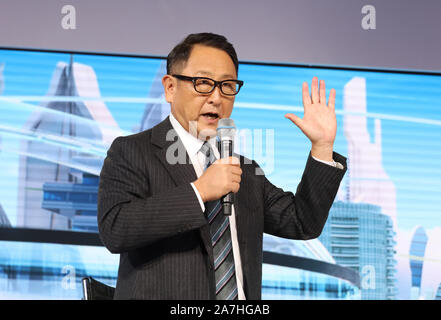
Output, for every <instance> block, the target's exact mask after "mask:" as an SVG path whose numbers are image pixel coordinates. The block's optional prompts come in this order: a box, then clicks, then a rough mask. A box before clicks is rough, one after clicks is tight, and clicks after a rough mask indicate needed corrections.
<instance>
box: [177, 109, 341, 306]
mask: <svg viewBox="0 0 441 320" xmlns="http://www.w3.org/2000/svg"><path fill="white" fill-rule="evenodd" d="M170 122H171V124H172V126H173V129H175V130H176V133H177V134H178V136H179V138H180V139H181V141H182V143H183V144H184V147H185V149H186V150H187V153H188V156H189V157H190V161H191V163H192V164H193V167H194V171H195V172H196V175H197V177H198V178H199V177H200V176H201V175H202V173H203V168H204V164H205V155H204V154H203V153H202V152H201V151H200V150H201V147H202V145H203V144H204V141H203V140H200V139H198V138H196V137H195V136H193V135H192V134H190V133H189V132H188V131H187V130H185V129H184V128H183V127H182V125H181V124H180V123H179V122H178V120H176V118H175V117H174V116H173V114H171V113H170ZM208 142H209V143H210V144H211V147H212V150H213V152H214V155H215V157H216V159H219V157H220V155H219V151H218V149H217V145H216V138H213V139H210V140H209V141H208ZM313 158H314V157H313ZM314 159H315V160H317V161H320V162H323V163H326V164H328V165H331V166H334V167H338V168H341V169H343V165H341V164H340V163H338V162H335V161H331V162H330V161H323V160H320V159H317V158H314ZM191 186H192V187H193V190H194V192H195V194H196V196H197V198H198V200H199V204H200V205H201V209H202V212H204V211H205V205H204V202H203V201H202V197H201V195H200V194H199V191H198V190H197V188H196V187H195V185H194V184H193V183H191ZM229 219H230V230H231V240H232V244H233V256H234V265H235V269H236V282H237V290H238V299H239V300H245V299H246V297H245V292H244V290H243V274H242V263H241V259H240V248H239V242H238V240H237V229H236V217H235V212H234V205H233V206H232V212H231V216H229Z"/></svg>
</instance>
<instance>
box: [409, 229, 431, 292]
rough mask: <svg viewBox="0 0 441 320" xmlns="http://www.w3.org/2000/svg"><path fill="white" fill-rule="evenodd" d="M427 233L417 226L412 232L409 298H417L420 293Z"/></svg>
mask: <svg viewBox="0 0 441 320" xmlns="http://www.w3.org/2000/svg"><path fill="white" fill-rule="evenodd" d="M427 240H428V237H427V234H426V231H425V230H424V228H422V227H420V226H418V227H416V229H415V231H414V232H413V236H412V240H411V243H410V249H409V256H410V259H409V263H410V271H411V277H412V289H411V298H412V299H418V297H419V296H420V293H421V278H422V274H423V265H424V255H425V252H426V246H427Z"/></svg>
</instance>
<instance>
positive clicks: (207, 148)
mask: <svg viewBox="0 0 441 320" xmlns="http://www.w3.org/2000/svg"><path fill="white" fill-rule="evenodd" d="M200 151H201V152H202V154H203V155H204V156H205V164H204V171H205V170H206V169H207V168H208V167H209V166H210V165H211V164H212V163H213V162H215V161H216V157H215V156H214V152H213V148H212V147H211V145H210V143H209V142H208V141H205V142H204V144H203V145H202V147H201V149H200Z"/></svg>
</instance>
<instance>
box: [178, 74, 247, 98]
mask: <svg viewBox="0 0 441 320" xmlns="http://www.w3.org/2000/svg"><path fill="white" fill-rule="evenodd" d="M172 76H173V77H175V78H177V79H179V80H185V81H191V82H193V86H194V89H195V90H196V92H199V93H204V94H207V93H212V92H213V91H214V89H215V88H216V87H219V89H220V91H221V92H222V93H223V94H224V95H226V96H235V95H236V94H238V93H239V90H240V88H241V87H242V86H243V81H241V80H233V79H231V80H222V81H216V80H213V79H210V78H206V77H187V76H183V75H180V74H172Z"/></svg>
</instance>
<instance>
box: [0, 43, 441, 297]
mask: <svg viewBox="0 0 441 320" xmlns="http://www.w3.org/2000/svg"><path fill="white" fill-rule="evenodd" d="M164 74H165V60H164V59H163V58H157V57H141V56H137V57H135V56H115V55H113V56H111V55H98V54H86V53H68V52H47V51H35V50H34V51H30V50H13V49H0V227H1V228H0V248H1V249H0V298H1V299H15V298H19V299H79V298H81V296H82V293H81V292H82V291H81V277H83V276H93V277H95V278H97V279H98V280H101V281H103V282H105V283H107V284H109V285H115V281H116V275H117V270H118V262H119V257H118V255H112V254H110V253H109V252H108V251H107V249H106V248H105V247H103V246H101V245H100V243H99V241H98V240H96V239H98V238H97V237H96V233H97V219H96V214H97V208H96V201H97V192H98V182H99V173H100V170H101V166H102V163H103V160H104V158H105V157H106V152H107V150H108V148H109V146H110V144H111V143H112V141H113V140H114V139H115V138H116V137H118V136H121V135H129V134H133V133H137V132H140V131H143V130H147V129H149V128H151V127H153V126H154V125H156V124H157V123H159V122H160V121H161V120H163V119H165V118H166V117H167V116H168V115H169V113H170V106H169V105H168V104H167V103H166V102H165V101H164V97H163V88H162V83H161V78H162V76H163V75H164ZM313 76H317V77H319V79H323V80H325V81H326V88H327V96H328V95H329V90H330V89H331V88H335V89H336V91H337V98H336V114H337V122H338V131H337V138H336V142H335V145H334V150H335V151H336V152H339V153H340V154H342V155H344V156H346V157H347V158H348V171H347V173H346V175H345V178H344V180H343V181H342V183H341V186H340V190H339V192H338V194H337V198H336V200H335V203H334V205H333V207H332V208H331V211H330V216H329V219H328V222H327V224H326V226H325V229H324V231H323V233H322V235H321V236H320V237H319V239H317V240H311V241H307V242H301V241H293V240H280V239H273V238H272V237H269V236H266V237H265V238H264V249H265V250H266V251H277V250H279V249H280V248H282V249H280V250H281V251H280V252H282V251H283V248H285V247H286V246H288V247H289V246H291V249H293V248H297V249H298V250H297V252H303V254H302V253H299V254H300V255H302V256H303V257H309V258H311V257H314V258H315V259H318V260H326V261H327V263H333V264H336V265H340V266H342V267H345V268H348V269H351V270H353V271H355V272H356V273H357V274H358V275H359V277H360V282H359V284H358V285H357V288H355V290H359V294H355V295H349V296H348V295H345V294H337V295H335V296H333V298H337V299H340V298H342V299H345V298H360V299H435V298H436V297H440V296H441V292H440V291H441V289H440V284H441V273H440V272H439V270H441V215H440V209H439V208H441V167H440V159H441V112H440V110H441V76H440V75H437V74H434V73H433V74H430V73H415V72H413V73H412V72H393V71H386V70H362V69H350V68H333V67H329V68H327V67H310V66H293V65H275V64H273V65H270V64H259V63H241V64H240V67H239V79H240V80H243V81H244V86H243V88H242V89H241V92H240V93H239V94H238V95H237V97H236V101H235V106H234V110H233V113H232V115H231V117H232V118H233V119H234V120H235V123H236V126H237V128H238V132H237V139H236V145H235V147H236V151H237V152H239V153H242V154H244V155H246V156H248V157H249V158H252V159H255V160H256V161H257V162H258V163H259V164H260V166H261V167H262V169H263V170H264V172H265V174H266V175H267V177H268V179H269V180H270V181H271V182H272V183H273V184H275V185H277V186H279V187H281V188H283V189H284V190H291V191H293V192H295V190H296V188H297V184H298V183H299V181H300V179H301V176H302V172H303V169H304V167H305V163H306V159H307V157H308V154H309V150H310V142H309V140H308V139H307V138H306V137H305V136H304V135H303V133H302V132H301V131H300V130H299V129H298V128H297V127H296V126H295V125H294V124H293V123H292V122H290V121H289V120H287V119H285V118H284V114H285V113H288V112H293V113H296V114H297V115H299V116H302V112H303V106H302V94H301V88H302V82H304V81H307V82H309V83H311V79H312V77H313ZM94 236H95V237H94ZM94 239H95V240H94ZM277 241H279V242H277ZM280 241H285V242H283V245H282V243H281V242H280ZM299 248H300V249H299ZM320 250H322V251H323V252H324V253H323V252H321V251H320ZM288 251H289V252H290V254H291V255H295V254H297V253H295V252H296V250H294V249H293V250H291V251H290V250H288ZM318 251H320V252H321V253H317V252H318ZM293 252H294V253H293ZM305 252H306V253H305ZM264 263H265V261H264ZM281 268H282V269H283V268H284V267H281V266H275V265H271V264H268V263H265V265H264V269H263V271H264V276H263V278H264V279H263V292H262V294H263V298H264V299H265V298H268V299H271V298H277V299H279V298H290V299H296V298H310V299H315V298H317V299H318V298H320V299H321V298H331V296H330V295H328V294H327V293H326V292H327V291H326V290H328V289H327V288H328V287H329V286H328V285H325V283H327V282H326V281H328V280H329V279H328V280H326V279H324V278H323V274H321V275H320V276H317V274H315V273H312V274H315V275H316V276H310V277H306V278H305V277H303V276H302V275H303V273H301V272H303V271H299V269H296V268H291V269H289V268H288V269H286V270H285V271H286V272H282V271H281ZM310 275H311V274H310ZM278 277H279V278H278ZM280 277H284V278H283V279H280ZM290 279H294V280H293V281H291V282H289V281H290ZM317 279H318V280H317ZM277 281H279V282H277ZM281 281H282V282H283V285H281V283H282V282H281ZM311 281H312V282H314V281H315V283H317V282H318V283H319V284H321V286H320V285H319V286H316V288H319V289H314V290H315V291H320V292H319V293H317V292H316V293H313V292H314V290H312V291H311V290H309V291H308V289H305V288H307V287H308V286H307V284H308V283H310V282H311ZM275 283H276V284H275ZM277 283H278V284H277ZM287 283H288V287H289V288H290V289H289V290H287V289H286V284H287ZM349 286H353V285H349ZM284 288H285V289H284ZM302 288H303V289H302ZM320 288H322V289H320ZM305 292H308V293H305ZM311 292H312V293H311Z"/></svg>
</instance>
